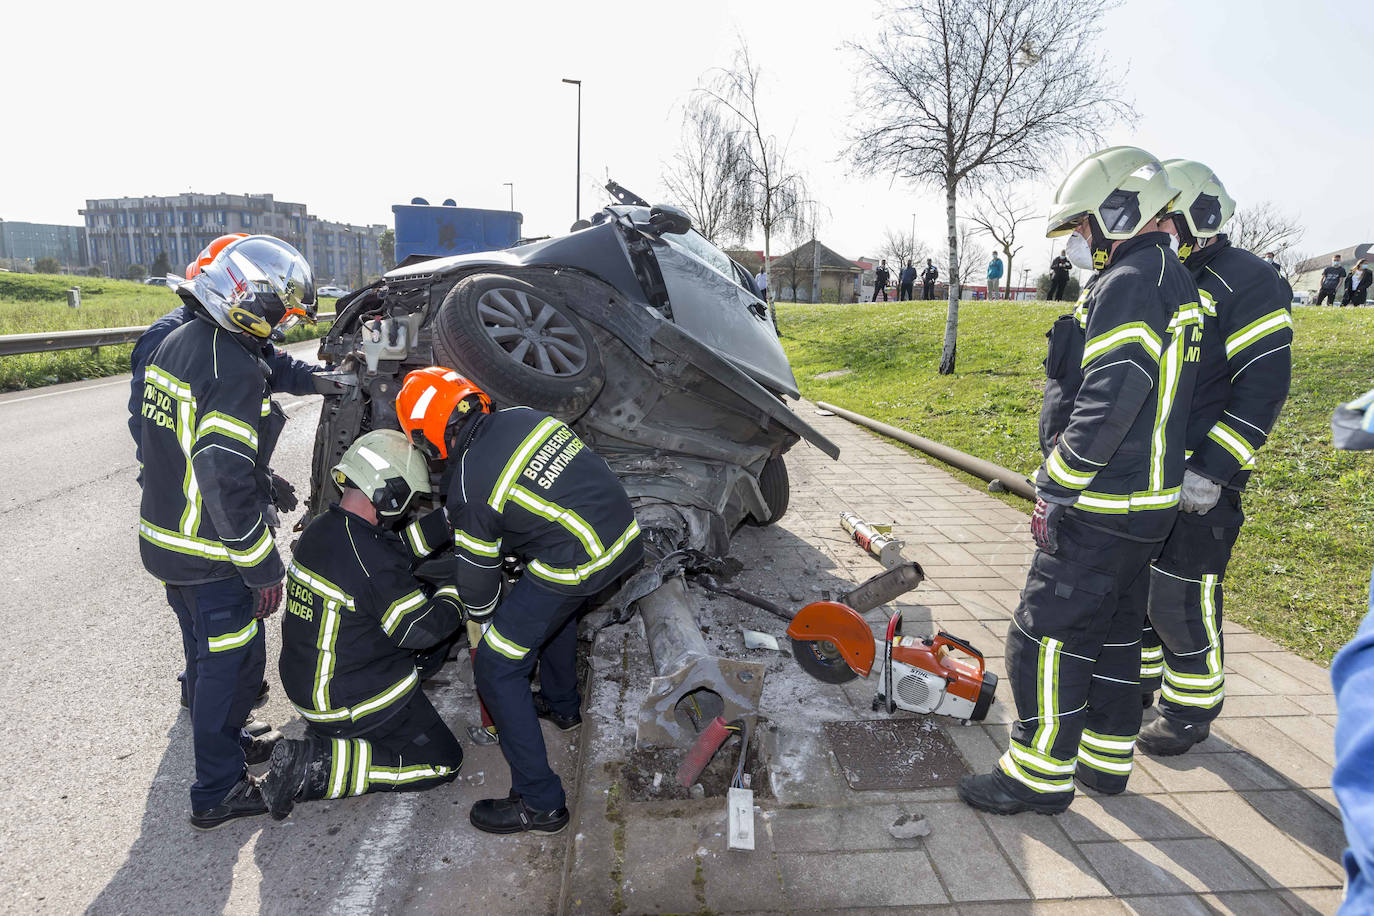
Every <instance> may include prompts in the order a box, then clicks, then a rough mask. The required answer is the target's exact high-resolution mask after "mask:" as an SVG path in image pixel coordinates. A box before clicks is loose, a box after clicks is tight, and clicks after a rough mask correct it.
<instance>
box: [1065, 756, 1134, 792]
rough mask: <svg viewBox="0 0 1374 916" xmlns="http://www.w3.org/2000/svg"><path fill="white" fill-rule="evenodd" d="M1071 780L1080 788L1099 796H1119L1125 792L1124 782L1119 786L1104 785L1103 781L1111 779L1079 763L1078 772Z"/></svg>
mask: <svg viewBox="0 0 1374 916" xmlns="http://www.w3.org/2000/svg"><path fill="white" fill-rule="evenodd" d="M1073 778H1074V779H1075V780H1076V781H1077V782H1078V784H1079V785H1080V786H1084V787H1086V788H1089V789H1092V790H1093V791H1094V792H1096V793H1098V794H1099V795H1120V794H1121V793H1122V792H1125V791H1126V784H1125V783H1124V782H1123V783H1121V785H1119V786H1118V785H1115V784H1112V785H1108V784H1105V783H1104V782H1103V780H1105V779H1111V778H1112V777H1109V776H1104V775H1103V774H1102V773H1099V772H1097V771H1096V770H1094V769H1093V768H1092V767H1089V766H1084V765H1083V764H1081V763H1080V764H1079V765H1078V770H1077V771H1076V772H1075V773H1074V774H1073Z"/></svg>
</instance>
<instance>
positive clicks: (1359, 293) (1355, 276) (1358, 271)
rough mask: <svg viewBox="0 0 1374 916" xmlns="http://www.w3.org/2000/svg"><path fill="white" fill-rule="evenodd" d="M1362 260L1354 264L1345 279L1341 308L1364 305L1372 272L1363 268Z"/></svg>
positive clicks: (1372, 276)
mask: <svg viewBox="0 0 1374 916" xmlns="http://www.w3.org/2000/svg"><path fill="white" fill-rule="evenodd" d="M1364 264H1365V261H1364V258H1360V259H1359V260H1358V261H1356V262H1355V266H1354V268H1353V269H1352V270H1351V271H1350V273H1349V274H1347V275H1346V277H1345V295H1343V296H1341V308H1345V307H1346V306H1347V305H1364V300H1365V296H1366V295H1367V294H1368V292H1369V283H1370V281H1371V280H1374V272H1371V271H1370V269H1369V268H1368V267H1365V266H1364Z"/></svg>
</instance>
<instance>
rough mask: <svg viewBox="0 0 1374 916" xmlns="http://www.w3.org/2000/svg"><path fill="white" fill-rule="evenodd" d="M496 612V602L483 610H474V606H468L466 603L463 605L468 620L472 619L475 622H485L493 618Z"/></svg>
mask: <svg viewBox="0 0 1374 916" xmlns="http://www.w3.org/2000/svg"><path fill="white" fill-rule="evenodd" d="M495 612H496V605H495V604H493V605H492V606H491V607H489V608H484V609H483V610H480V611H476V610H473V609H472V608H470V607H468V606H467V605H466V604H465V605H463V616H464V617H465V618H467V619H468V620H470V621H472V622H473V623H481V624H485V623H486V622H487V621H488V620H491V615H492V614H494V613H495Z"/></svg>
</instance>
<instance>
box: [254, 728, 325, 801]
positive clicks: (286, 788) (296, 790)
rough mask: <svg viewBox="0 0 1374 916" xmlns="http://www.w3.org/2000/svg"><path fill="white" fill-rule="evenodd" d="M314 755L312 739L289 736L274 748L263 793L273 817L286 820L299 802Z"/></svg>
mask: <svg viewBox="0 0 1374 916" xmlns="http://www.w3.org/2000/svg"><path fill="white" fill-rule="evenodd" d="M312 756H313V755H312V754H311V742H310V741H295V740H291V739H287V740H284V741H278V742H277V746H276V747H274V748H272V767H271V769H269V770H268V771H267V775H266V776H264V777H263V780H262V797H263V800H264V801H266V802H267V810H268V812H269V813H271V815H272V819H273V820H276V821H280V820H284V819H285V818H286V816H287V815H288V814H290V813H291V809H292V808H294V807H295V806H296V798H297V797H298V796H299V795H300V794H301V790H302V789H303V788H305V779H306V777H307V776H308V775H309V774H310V761H311V757H312Z"/></svg>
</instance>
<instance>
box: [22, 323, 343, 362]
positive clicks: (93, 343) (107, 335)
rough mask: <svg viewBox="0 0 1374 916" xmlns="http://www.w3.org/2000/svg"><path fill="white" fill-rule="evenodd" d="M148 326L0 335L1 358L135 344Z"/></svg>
mask: <svg viewBox="0 0 1374 916" xmlns="http://www.w3.org/2000/svg"><path fill="white" fill-rule="evenodd" d="M335 314H336V313H334V312H327V313H325V314H323V315H320V316H318V317H317V318H316V321H321V322H322V321H333V320H334V316H335ZM146 330H148V326H147V325H144V326H142V327H133V328H92V329H90V330H82V331H51V332H49V333H47V334H0V356H23V355H25V354H28V353H50V352H52V351H55V350H84V349H87V348H95V347H113V346H117V345H119V344H127V343H133V342H134V341H136V340H138V338H139V337H140V336H142V334H143V332H144V331H146Z"/></svg>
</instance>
